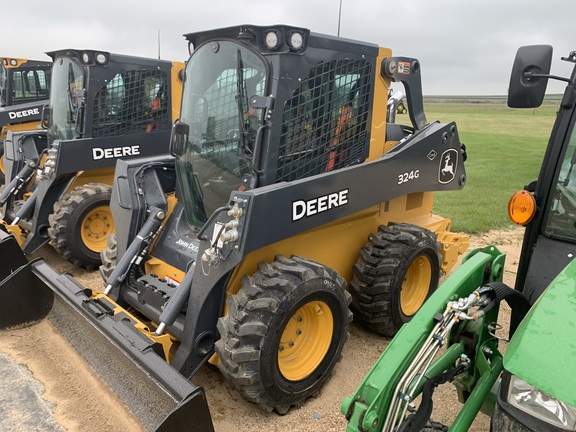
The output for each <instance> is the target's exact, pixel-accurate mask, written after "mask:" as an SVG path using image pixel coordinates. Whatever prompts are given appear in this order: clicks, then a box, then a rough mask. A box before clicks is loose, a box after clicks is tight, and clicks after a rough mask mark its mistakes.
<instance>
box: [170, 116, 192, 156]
mask: <svg viewBox="0 0 576 432" xmlns="http://www.w3.org/2000/svg"><path fill="white" fill-rule="evenodd" d="M189 133H190V126H188V125H187V124H186V123H181V122H180V121H178V120H176V122H175V123H174V125H172V132H171V134H170V154H171V155H172V156H182V155H183V154H184V149H185V148H186V142H187V141H188V134H189Z"/></svg>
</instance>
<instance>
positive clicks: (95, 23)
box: [0, 0, 576, 95]
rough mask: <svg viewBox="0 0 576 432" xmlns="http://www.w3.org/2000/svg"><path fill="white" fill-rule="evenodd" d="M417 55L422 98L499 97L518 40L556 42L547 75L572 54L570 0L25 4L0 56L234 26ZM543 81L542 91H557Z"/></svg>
mask: <svg viewBox="0 0 576 432" xmlns="http://www.w3.org/2000/svg"><path fill="white" fill-rule="evenodd" d="M340 4H341V5H342V14H341V19H340V35H341V36H342V37H346V38H350V39H357V40H364V41H368V42H373V43H376V44H378V45H380V46H385V47H389V48H392V52H393V54H394V55H398V56H407V57H416V58H418V59H419V60H420V63H421V65H422V81H423V90H424V94H426V95H493V94H497V95H498V94H499V95H503V94H505V93H506V91H507V87H508V80H509V74H510V69H511V67H512V62H513V59H514V55H515V53H516V50H517V49H518V47H519V46H522V45H530V44H549V45H552V46H553V47H554V60H553V63H552V73H554V74H557V75H563V76H568V75H569V74H570V72H571V70H572V68H571V67H570V66H572V65H571V64H569V63H566V62H562V61H560V57H561V56H567V55H568V54H569V52H570V51H571V50H576V37H574V35H575V32H574V23H573V21H574V20H575V19H576V0H403V1H389V0H283V1H280V0H266V1H265V0H213V1H194V0H187V1H186V0H179V1H176V0H159V1H149V0H139V1H134V0H99V1H93V2H83V1H82V0H49V1H39V0H30V1H27V2H24V1H19V2H10V3H9V4H6V5H5V7H4V8H3V9H4V10H3V13H2V17H3V20H2V30H3V35H4V36H3V38H4V42H3V43H2V46H3V48H2V50H1V52H0V56H12V57H23V58H32V59H36V60H42V59H48V57H47V56H46V55H45V52H47V51H52V50H58V49H64V48H78V49H100V50H107V51H110V52H115V53H121V54H129V55H136V56H144V57H157V56H158V34H160V53H161V57H162V58H164V59H170V60H179V61H184V60H186V59H187V57H188V48H187V43H186V41H185V40H184V38H183V36H182V35H183V34H185V33H191V32H195V31H200V30H207V29H211V28H218V27H228V26H233V25H239V24H258V25H271V24H280V23H281V24H292V25H296V26H301V27H307V28H309V29H310V30H311V31H313V32H317V33H326V34H331V35H336V34H337V32H338V22H339V14H338V10H339V5H340ZM561 88H563V86H562V85H560V84H554V83H552V82H551V83H550V85H549V86H548V92H549V93H550V92H560V91H561V90H560V89H561Z"/></svg>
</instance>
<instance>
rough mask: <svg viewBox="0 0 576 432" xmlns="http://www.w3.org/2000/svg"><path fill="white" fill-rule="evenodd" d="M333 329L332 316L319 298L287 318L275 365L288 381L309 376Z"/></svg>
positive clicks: (325, 348)
mask: <svg viewBox="0 0 576 432" xmlns="http://www.w3.org/2000/svg"><path fill="white" fill-rule="evenodd" d="M333 331H334V318H333V317H332V311H331V310H330V308H329V307H328V305H327V304H326V303H324V302H321V301H312V302H310V303H306V304H305V305H304V306H302V307H301V308H300V309H298V311H297V312H296V313H295V314H294V315H293V316H292V317H291V318H290V321H288V324H286V327H285V328H284V332H283V333H282V338H281V339H280V346H279V347H278V367H279V369H280V372H281V373H282V375H283V376H284V378H286V379H287V380H290V381H298V380H301V379H304V378H306V377H307V376H309V375H310V374H311V373H312V372H314V370H315V369H316V368H317V367H318V365H319V364H320V363H321V362H322V360H323V359H324V357H325V356H326V353H327V352H328V348H329V347H330V342H331V341H332V333H333Z"/></svg>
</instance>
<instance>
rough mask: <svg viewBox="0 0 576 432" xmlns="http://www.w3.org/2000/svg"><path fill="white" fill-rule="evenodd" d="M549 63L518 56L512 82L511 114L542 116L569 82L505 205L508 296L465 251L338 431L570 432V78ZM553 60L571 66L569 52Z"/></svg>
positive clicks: (528, 50)
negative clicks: (485, 424) (450, 387)
mask: <svg viewBox="0 0 576 432" xmlns="http://www.w3.org/2000/svg"><path fill="white" fill-rule="evenodd" d="M551 59H552V47H550V46H547V45H536V46H526V47H521V48H520V49H519V50H518V53H517V56H516V60H515V62H514V66H513V70H512V76H511V80H510V87H509V93H508V105H509V106H510V107H512V108H535V107H538V106H540V104H541V103H542V100H543V97H544V92H545V89H546V84H547V81H548V79H549V78H551V79H561V80H563V81H566V82H567V83H568V85H567V86H566V89H565V92H564V95H563V97H562V100H561V102H560V107H559V110H558V114H557V117H556V122H555V124H554V128H553V130H552V134H551V135H550V140H549V142H548V147H547V149H546V153H545V155H544V160H543V162H542V167H541V170H540V174H539V176H538V179H537V180H536V181H534V182H532V183H530V184H529V185H528V186H526V187H525V190H522V191H520V192H518V193H516V194H515V195H514V196H513V197H512V199H511V200H510V203H509V215H510V217H511V219H512V220H513V221H514V222H515V223H517V224H520V225H525V226H526V231H525V234H524V241H523V244H522V251H521V256H520V261H519V266H518V273H517V276H516V283H515V289H512V288H510V287H508V286H506V285H505V284H503V283H502V282H501V281H502V275H503V272H504V261H505V255H504V254H502V253H500V252H499V251H498V249H497V248H495V247H494V246H487V247H485V248H483V249H476V250H474V251H471V252H470V253H469V254H468V255H467V256H466V258H465V260H464V262H463V264H462V265H461V266H460V267H459V268H458V269H457V270H456V271H455V272H454V273H453V275H451V276H450V277H449V278H448V279H447V280H446V282H444V283H443V284H442V286H440V287H439V288H438V290H437V291H436V292H435V293H434V294H433V295H432V296H431V297H430V299H429V300H428V301H427V302H426V303H425V304H424V305H423V306H422V308H421V309H420V311H419V312H418V313H417V314H416V316H415V317H414V319H413V320H412V321H411V322H410V323H408V324H407V325H406V326H404V327H403V328H402V329H401V331H400V332H399V333H398V334H397V335H396V337H395V338H394V339H393V340H392V342H391V343H390V345H388V347H387V349H386V350H385V351H384V353H383V354H382V356H381V357H380V359H379V360H378V361H377V362H376V364H375V365H374V366H373V368H372V370H371V371H370V372H369V373H368V375H367V376H366V377H365V379H364V381H363V382H362V383H361V385H360V386H359V387H358V389H357V391H356V393H355V394H354V395H353V396H351V397H348V398H346V400H345V401H344V403H343V404H342V408H341V411H342V413H343V414H344V415H345V416H346V418H347V419H348V422H349V423H348V428H347V429H346V430H347V431H350V432H353V431H355V432H360V431H361V432H367V431H402V432H408V431H433V430H444V431H446V430H450V431H454V432H461V431H466V430H468V429H469V428H470V426H471V424H472V422H473V420H474V418H475V417H476V415H477V414H478V412H479V411H482V412H484V413H485V414H487V415H489V416H490V417H491V427H490V430H491V431H494V432H500V431H502V432H506V431H509V432H512V431H514V432H528V431H538V432H552V431H554V432H560V431H574V430H576V392H575V391H574V388H575V387H576V378H575V375H574V364H575V363H574V362H575V356H576V351H575V350H574V347H575V346H576V313H575V312H576V295H575V294H576V292H575V287H576V261H574V256H575V254H576V246H575V243H576V228H575V227H576V180H575V177H574V173H575V172H576V166H575V165H576V134H575V130H574V124H575V122H576V116H575V112H576V93H575V92H574V89H575V86H576V67H575V68H574V71H573V72H572V75H571V76H570V78H558V77H556V76H552V75H550V74H549V73H550V63H551ZM563 60H566V61H569V62H572V63H576V51H573V52H571V53H570V55H569V56H568V57H566V58H563ZM502 301H506V302H507V303H508V305H509V306H510V308H511V311H512V316H511V322H510V328H509V337H510V341H509V344H508V346H507V349H506V351H505V353H503V350H502V341H500V340H499V339H501V338H503V337H506V333H504V332H498V330H499V329H501V328H502V326H501V325H500V324H499V323H498V320H499V315H498V310H499V306H500V303H501V302H502ZM500 318H501V317H500ZM503 322H505V320H504V321H503ZM504 330H507V329H504ZM448 381H450V382H452V383H453V384H454V386H455V387H456V390H457V394H458V399H459V401H460V402H461V403H462V407H461V409H460V411H459V412H458V413H457V415H456V416H455V418H454V421H453V423H452V424H451V426H450V428H449V429H448V427H445V426H444V425H441V424H438V423H436V422H431V421H430V417H431V413H433V410H432V408H433V402H434V399H433V392H434V389H435V388H436V387H437V386H438V385H441V384H443V383H446V382H448ZM444 403H446V401H444Z"/></svg>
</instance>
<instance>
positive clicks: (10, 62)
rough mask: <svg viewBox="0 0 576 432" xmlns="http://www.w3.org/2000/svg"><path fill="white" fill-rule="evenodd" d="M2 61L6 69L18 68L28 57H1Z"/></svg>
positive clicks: (0, 60)
mask: <svg viewBox="0 0 576 432" xmlns="http://www.w3.org/2000/svg"><path fill="white" fill-rule="evenodd" d="M0 62H2V64H3V65H4V67H5V68H6V69H18V68H19V67H20V66H22V65H23V64H24V63H27V62H28V59H21V58H14V57H0Z"/></svg>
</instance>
